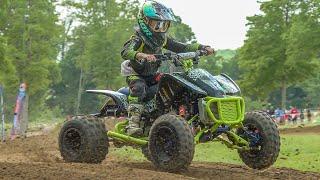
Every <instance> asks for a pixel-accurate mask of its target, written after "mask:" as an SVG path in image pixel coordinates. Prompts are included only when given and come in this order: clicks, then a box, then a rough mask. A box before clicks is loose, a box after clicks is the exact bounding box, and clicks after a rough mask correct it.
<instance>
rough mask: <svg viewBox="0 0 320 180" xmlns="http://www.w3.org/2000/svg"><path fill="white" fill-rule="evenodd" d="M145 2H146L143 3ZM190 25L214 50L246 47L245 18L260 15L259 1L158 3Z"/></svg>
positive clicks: (164, 0)
mask: <svg viewBox="0 0 320 180" xmlns="http://www.w3.org/2000/svg"><path fill="white" fill-rule="evenodd" d="M140 1H142V2H143V1H144V0H140ZM158 2H160V3H162V4H164V5H166V6H167V7H169V8H172V10H173V12H174V13H175V15H178V16H180V17H181V18H182V21H183V22H184V23H185V24H188V25H189V26H190V27H191V28H192V30H193V32H194V33H195V35H196V38H197V40H198V41H199V43H201V44H205V45H210V46H212V47H214V48H215V49H236V48H239V47H241V46H242V45H243V41H244V39H245V35H246V31H247V27H246V23H247V21H246V17H247V16H253V15H255V14H259V11H260V10H259V4H258V3H257V0H196V1H195V0H158Z"/></svg>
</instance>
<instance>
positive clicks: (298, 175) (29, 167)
mask: <svg viewBox="0 0 320 180" xmlns="http://www.w3.org/2000/svg"><path fill="white" fill-rule="evenodd" d="M0 150H1V153H0V179H320V174H318V173H311V172H301V171H297V170H292V169H287V168H280V169H279V168H270V169H268V170H265V171H255V170H251V169H249V168H247V167H245V166H240V165H231V164H223V163H196V162H195V163H193V164H192V165H191V167H190V168H189V170H188V171H185V172H181V173H178V174H173V173H166V172H160V171H157V170H155V169H154V167H153V166H152V164H151V163H149V162H142V163H138V162H123V161H122V162H121V161H119V160H117V159H115V158H114V157H109V156H108V157H107V158H106V160H105V161H104V162H103V163H102V164H99V165H91V164H70V163H68V164H67V163H64V162H63V160H62V159H61V157H60V154H59V151H58V146H57V132H55V133H51V134H49V135H42V136H34V137H29V138H27V139H17V140H15V141H13V142H7V143H5V144H0Z"/></svg>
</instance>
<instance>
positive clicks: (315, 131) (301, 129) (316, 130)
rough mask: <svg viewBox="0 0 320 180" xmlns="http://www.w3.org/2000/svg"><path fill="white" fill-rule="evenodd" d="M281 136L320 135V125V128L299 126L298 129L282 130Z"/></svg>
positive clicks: (319, 126)
mask: <svg viewBox="0 0 320 180" xmlns="http://www.w3.org/2000/svg"><path fill="white" fill-rule="evenodd" d="M280 133H281V134H308V133H310V134H320V125H318V126H299V127H296V128H287V129H281V130H280Z"/></svg>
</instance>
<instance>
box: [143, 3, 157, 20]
mask: <svg viewBox="0 0 320 180" xmlns="http://www.w3.org/2000/svg"><path fill="white" fill-rule="evenodd" d="M143 13H144V14H145V15H146V16H147V17H150V18H152V17H157V15H156V10H155V9H154V8H153V5H152V2H146V3H145V4H144V6H143Z"/></svg>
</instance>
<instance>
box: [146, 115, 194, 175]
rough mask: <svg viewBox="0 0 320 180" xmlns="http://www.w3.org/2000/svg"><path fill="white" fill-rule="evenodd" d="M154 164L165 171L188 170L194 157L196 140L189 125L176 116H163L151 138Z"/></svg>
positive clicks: (154, 126) (155, 125)
mask: <svg viewBox="0 0 320 180" xmlns="http://www.w3.org/2000/svg"><path fill="white" fill-rule="evenodd" d="M149 152H150V157H151V161H152V163H153V164H154V165H155V166H156V167H157V168H159V169H161V170H165V171H178V170H181V169H184V168H187V167H188V166H189V165H190V163H191V161H192V159H193V155H194V139H193V136H192V133H191V130H190V128H189V126H188V125H187V123H186V122H185V121H184V120H183V119H181V118H180V117H177V116H176V115H168V114H167V115H162V116H160V117H159V118H158V119H157V120H156V121H155V122H154V123H153V125H152V127H151V130H150V136H149Z"/></svg>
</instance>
